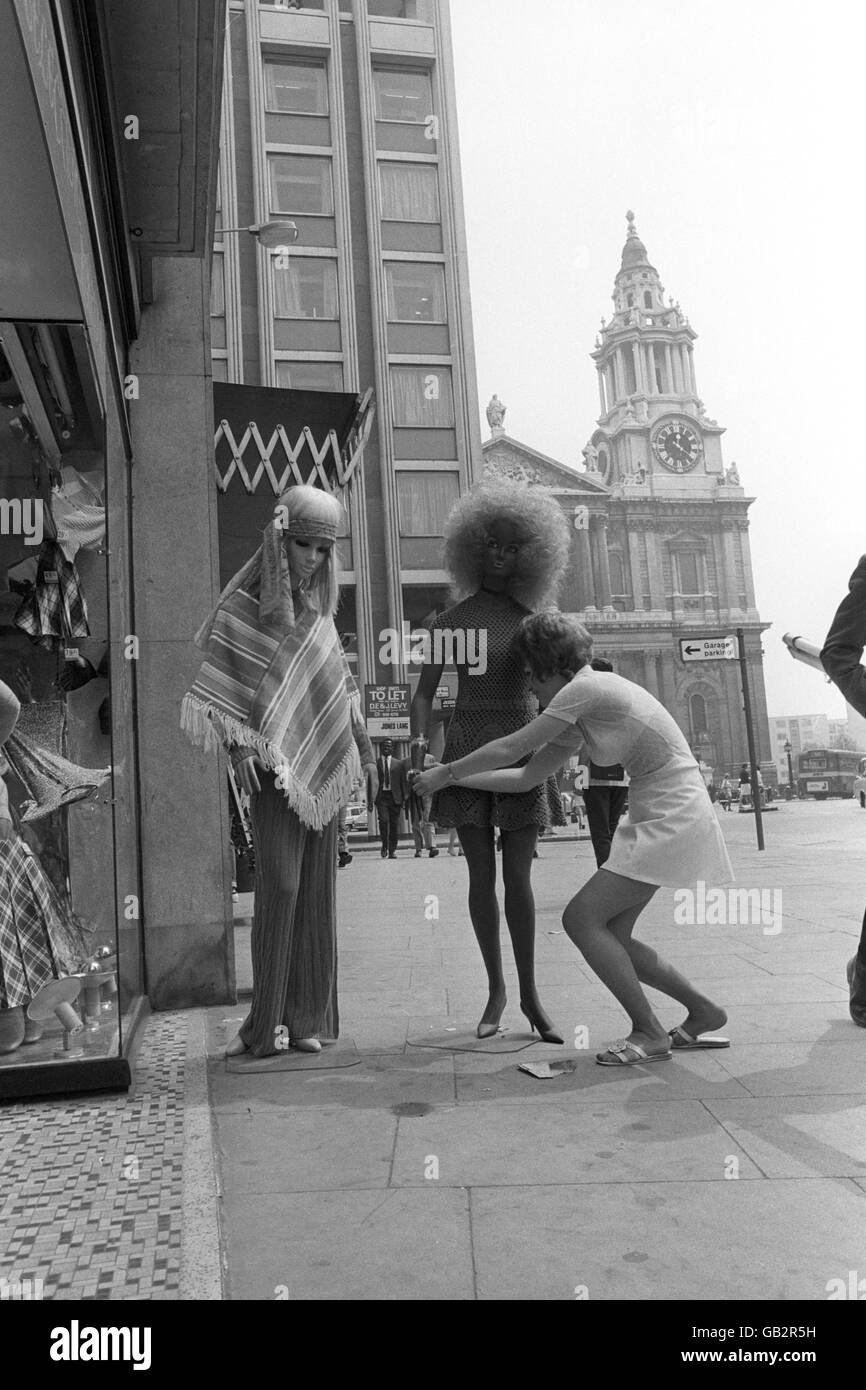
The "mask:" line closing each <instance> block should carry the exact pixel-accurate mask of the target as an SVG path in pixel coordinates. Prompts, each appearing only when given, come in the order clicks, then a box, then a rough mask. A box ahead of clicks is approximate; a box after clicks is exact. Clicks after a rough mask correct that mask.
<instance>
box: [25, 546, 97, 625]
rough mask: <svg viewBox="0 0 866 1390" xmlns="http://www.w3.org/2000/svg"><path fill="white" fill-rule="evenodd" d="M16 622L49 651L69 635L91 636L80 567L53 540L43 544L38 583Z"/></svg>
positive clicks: (37, 576) (26, 600)
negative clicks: (79, 575) (79, 573)
mask: <svg viewBox="0 0 866 1390" xmlns="http://www.w3.org/2000/svg"><path fill="white" fill-rule="evenodd" d="M15 626H16V627H20V628H21V630H22V631H23V632H26V633H27V634H28V636H30V637H32V638H33V640H34V642H37V643H38V644H39V645H40V646H43V647H47V648H48V649H49V651H51V650H54V649H55V648H57V647H59V646H60V645H61V643H63V642H65V641H67V640H68V639H69V638H70V637H89V636H90V627H89V625H88V622H87V604H86V603H85V601H84V594H83V592H82V589H81V583H80V581H79V578H78V571H77V570H76V568H75V566H74V564H73V563H72V561H71V560H67V559H66V556H65V555H64V554H63V551H62V550H61V549H60V546H59V545H57V544H56V543H55V542H54V541H46V542H45V545H44V546H43V549H42V554H41V555H40V557H39V570H38V573H37V575H36V586H35V588H34V590H33V593H32V594H29V595H28V596H27V598H26V599H25V600H24V602H23V603H22V605H21V607H20V608H19V609H18V612H17V613H16V614H15Z"/></svg>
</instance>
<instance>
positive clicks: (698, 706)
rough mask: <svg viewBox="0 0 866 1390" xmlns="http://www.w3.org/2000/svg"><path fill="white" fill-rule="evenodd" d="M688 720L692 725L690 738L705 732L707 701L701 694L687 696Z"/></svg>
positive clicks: (706, 730)
mask: <svg viewBox="0 0 866 1390" xmlns="http://www.w3.org/2000/svg"><path fill="white" fill-rule="evenodd" d="M689 720H690V723H691V726H692V739H693V740H694V739H696V738H697V737H698V735H699V734H705V733H707V732H708V729H707V702H706V700H705V699H704V697H703V695H690V696H689Z"/></svg>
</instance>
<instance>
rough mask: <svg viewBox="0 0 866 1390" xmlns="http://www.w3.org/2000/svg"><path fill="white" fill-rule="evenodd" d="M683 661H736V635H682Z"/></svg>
mask: <svg viewBox="0 0 866 1390" xmlns="http://www.w3.org/2000/svg"><path fill="white" fill-rule="evenodd" d="M680 656H681V657H682V659H683V661H736V660H737V657H738V656H739V652H738V651H737V639H736V637H681V638H680Z"/></svg>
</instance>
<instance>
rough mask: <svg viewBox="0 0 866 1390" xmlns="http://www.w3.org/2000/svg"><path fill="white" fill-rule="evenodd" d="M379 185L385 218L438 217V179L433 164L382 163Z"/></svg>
mask: <svg viewBox="0 0 866 1390" xmlns="http://www.w3.org/2000/svg"><path fill="white" fill-rule="evenodd" d="M379 186H380V188H381V191H382V217H383V218H384V219H385V221H387V222H438V221H439V182H438V177H437V170H436V166H435V165H434V164H380V165H379Z"/></svg>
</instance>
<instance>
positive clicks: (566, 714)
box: [418, 612, 733, 1066]
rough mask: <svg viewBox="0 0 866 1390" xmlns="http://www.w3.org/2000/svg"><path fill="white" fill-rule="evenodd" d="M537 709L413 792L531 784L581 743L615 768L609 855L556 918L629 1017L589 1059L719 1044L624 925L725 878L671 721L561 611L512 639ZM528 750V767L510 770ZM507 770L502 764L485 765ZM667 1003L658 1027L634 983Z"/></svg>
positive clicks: (704, 1012)
mask: <svg viewBox="0 0 866 1390" xmlns="http://www.w3.org/2000/svg"><path fill="white" fill-rule="evenodd" d="M514 648H515V654H516V657H517V659H518V660H520V661H521V663H522V664H523V665H524V667H525V669H526V673H527V676H528V678H529V681H530V684H531V686H532V689H533V690H534V691H535V694H536V695H537V696H538V700H539V703H540V704H541V706H542V708H543V713H542V714H540V715H539V716H538V718H537V719H534V720H533V721H532V722H531V723H530V724H528V725H527V726H526V728H524V729H521V730H519V731H518V732H516V733H513V734H509V735H508V736H507V737H506V738H501V739H498V740H497V741H496V742H494V743H488V744H487V745H486V746H485V747H484V748H480V749H479V750H478V751H477V752H475V753H472V754H470V755H469V756H468V757H465V758H460V759H459V760H457V761H456V762H452V763H451V764H450V765H449V766H448V767H447V768H443V769H442V770H440V769H433V771H432V772H425V773H424V774H423V775H422V776H421V778H420V779H419V783H418V785H419V789H420V790H421V791H422V792H424V791H429V790H431V788H432V789H435V788H436V787H439V786H440V785H443V784H444V782H445V780H446V779H450V780H451V781H453V782H454V783H456V785H457V786H467V787H476V788H478V789H479V790H485V791H487V792H490V793H496V794H499V793H504V792H514V793H519V792H525V791H527V790H528V789H529V788H531V787H535V786H538V785H539V783H541V782H542V781H543V780H544V779H545V778H546V777H548V776H549V775H550V774H551V773H552V772H553V771H555V769H556V768H558V767H560V766H561V765H562V764H563V763H565V762H566V761H567V760H568V759H569V758H570V757H571V756H573V755H574V753H575V752H576V750H577V749H578V748H579V747H581V746H582V745H585V747H586V751H587V753H588V755H589V757H590V758H591V760H592V761H593V762H594V763H599V764H602V765H608V764H610V763H621V764H622V765H623V766H624V767H625V770H626V772H627V773H628V775H629V778H630V779H631V780H630V783H629V809H628V817H627V819H626V820H624V821H620V823H619V826H618V827H617V829H616V832H615V834H614V837H613V844H612V848H611V853H610V857H609V859H608V860H607V862H606V864H605V865H604V867H603V868H601V869H598V870H597V871H596V872H595V873H594V874H593V876H592V878H591V879H589V881H588V882H587V883H586V884H585V885H584V887H583V888H581V890H580V892H578V893H577V894H575V896H574V897H573V898H572V899H571V902H570V903H569V904H568V906H567V907H566V909H565V912H564V913H563V917H562V921H563V926H564V927H565V930H566V932H567V933H568V935H569V936H570V937H571V940H572V941H573V942H574V944H575V945H576V946H577V947H578V949H579V950H580V951H581V952H582V954H583V956H584V958H585V960H586V961H587V963H588V964H589V965H590V966H591V967H592V969H593V970H594V971H595V973H596V975H598V977H599V979H601V980H602V982H603V983H604V984H605V985H607V987H608V989H609V990H610V991H611V993H612V994H613V995H614V996H615V997H616V998H617V999H618V1000H619V1002H620V1004H621V1005H622V1007H623V1008H624V1009H625V1011H626V1013H627V1014H628V1015H629V1017H630V1019H631V1031H630V1033H629V1035H628V1037H626V1038H623V1039H621V1040H620V1041H618V1042H615V1043H612V1044H611V1046H610V1048H608V1050H607V1051H606V1052H603V1053H599V1054H598V1056H597V1058H596V1060H597V1061H598V1062H600V1063H601V1065H602V1066H632V1065H635V1064H636V1063H642V1062H655V1061H660V1060H662V1059H663V1058H667V1057H670V1055H671V1049H672V1047H673V1048H675V1049H677V1048H679V1049H695V1048H709V1047H728V1046H729V1045H730V1044H729V1043H728V1040H727V1039H726V1038H707V1037H704V1036H703V1035H704V1034H706V1033H709V1032H712V1031H713V1030H715V1029H717V1028H721V1027H722V1025H723V1024H724V1023H725V1022H726V1020H727V1014H726V1013H725V1011H724V1009H722V1008H721V1007H720V1006H719V1005H718V1004H716V1003H715V1002H714V1001H713V1000H711V999H708V998H707V997H706V995H704V994H701V993H700V991H699V990H697V989H696V988H695V987H694V986H693V985H692V984H690V983H689V981H688V980H687V979H685V977H684V976H683V975H680V974H679V972H678V971H677V970H675V969H674V967H673V966H672V965H669V964H668V962H667V961H665V960H663V959H662V958H661V956H659V955H658V954H657V953H656V952H655V951H654V950H653V949H652V948H651V947H649V946H645V945H644V944H643V942H640V941H635V940H634V939H633V936H632V932H633V929H634V926H635V923H636V922H637V920H638V918H639V916H640V914H641V912H642V911H643V909H644V908H645V907H646V905H647V903H648V902H649V901H650V899H651V898H652V896H653V894H654V893H655V892H656V890H657V889H658V888H659V887H660V886H662V885H666V886H668V887H684V886H686V885H688V884H690V883H694V882H695V880H696V879H703V880H704V881H705V882H708V883H723V882H728V881H730V880H731V879H732V878H733V873H732V872H731V865H730V860H729V859H728V854H727V851H726V849H725V844H724V840H723V839H722V834H721V831H720V829H719V825H718V822H717V820H716V815H715V812H714V810H713V808H712V805H711V803H710V799H709V796H708V795H707V790H706V787H705V786H704V782H703V778H702V777H701V774H700V772H699V770H698V765H697V763H696V762H695V759H694V758H693V757H692V754H691V751H690V749H689V746H688V744H687V743H686V740H685V738H684V737H683V735H682V733H681V731H680V729H679V727H678V726H677V724H676V723H675V722H674V720H673V719H672V718H671V716H670V715H669V714H668V712H667V710H666V709H665V708H664V707H663V706H662V705H661V704H659V702H658V700H656V699H655V698H654V697H653V696H652V695H650V694H648V692H647V691H645V690H643V689H642V688H641V687H640V686H638V685H634V684H633V683H632V682H631V681H628V680H625V679H624V678H623V677H622V676H617V675H614V674H613V672H605V671H593V670H592V667H591V666H590V665H589V659H590V656H591V654H592V639H591V637H590V635H589V633H588V632H587V630H586V628H584V627H582V626H581V625H580V624H579V623H577V622H574V621H573V620H571V619H569V618H566V617H564V616H563V614H561V613H555V612H547V613H537V614H534V615H533V616H531V617H529V618H526V619H525V620H524V622H523V624H522V625H521V628H520V632H519V633H518V635H517V638H516V639H515V644H514ZM533 749H536V750H538V751H537V752H535V753H534V755H533V757H532V758H531V760H530V761H529V763H528V764H527V765H526V766H524V767H521V768H514V767H510V766H509V765H510V764H512V763H514V762H515V761H516V760H517V759H518V758H521V757H524V756H525V755H526V754H527V753H530V752H532V750H533ZM494 768H505V769H508V770H507V771H493V770H492V769H494ZM642 984H644V985H651V986H652V988H653V989H657V990H659V991H660V992H661V993H662V994H667V995H669V996H670V997H671V998H672V999H676V1000H678V1001H679V1003H681V1004H682V1005H683V1006H684V1007H685V1009H686V1017H685V1018H684V1019H683V1022H682V1024H681V1025H679V1026H678V1027H676V1028H674V1029H673V1030H672V1031H671V1032H670V1033H668V1032H667V1031H666V1029H665V1027H664V1025H663V1024H662V1023H661V1022H660V1021H659V1019H658V1018H657V1017H656V1015H655V1013H654V1012H653V1010H652V1007H651V1006H650V1003H649V1000H648V999H647V997H646V995H645V994H644V992H643V989H642V988H641V985H642Z"/></svg>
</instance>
